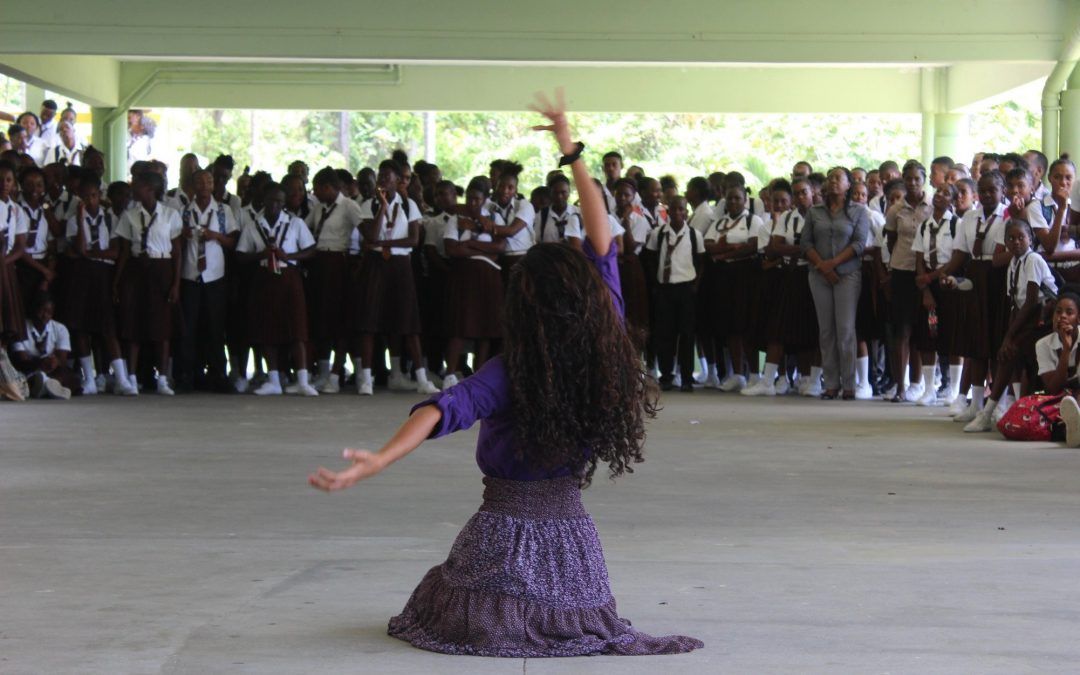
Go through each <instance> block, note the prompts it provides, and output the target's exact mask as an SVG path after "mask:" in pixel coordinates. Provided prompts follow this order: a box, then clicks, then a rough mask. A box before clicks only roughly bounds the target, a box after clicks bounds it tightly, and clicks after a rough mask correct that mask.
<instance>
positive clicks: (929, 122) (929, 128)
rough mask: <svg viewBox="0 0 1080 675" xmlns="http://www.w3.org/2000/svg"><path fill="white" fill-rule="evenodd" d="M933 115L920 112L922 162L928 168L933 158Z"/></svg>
mask: <svg viewBox="0 0 1080 675" xmlns="http://www.w3.org/2000/svg"><path fill="white" fill-rule="evenodd" d="M934 117H935V114H934V113H932V112H924V113H923V114H922V163H923V166H925V167H927V169H928V170H929V168H930V162H932V161H933V160H934V123H935V119H934Z"/></svg>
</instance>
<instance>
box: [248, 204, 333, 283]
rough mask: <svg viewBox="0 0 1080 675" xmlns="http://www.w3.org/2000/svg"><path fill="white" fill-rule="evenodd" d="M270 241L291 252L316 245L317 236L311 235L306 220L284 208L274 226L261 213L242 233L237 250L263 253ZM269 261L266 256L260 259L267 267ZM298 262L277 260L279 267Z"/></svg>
mask: <svg viewBox="0 0 1080 675" xmlns="http://www.w3.org/2000/svg"><path fill="white" fill-rule="evenodd" d="M268 241H273V242H275V243H276V244H277V247H278V248H279V249H281V250H282V251H283V252H285V253H290V254H291V253H299V252H300V251H303V250H304V249H307V248H311V247H312V246H314V245H315V237H313V236H311V231H310V230H308V228H307V225H305V224H304V221H302V220H300V219H299V218H297V217H296V216H294V215H292V214H291V213H289V212H288V211H285V210H284V209H283V210H282V211H281V213H279V214H278V217H277V220H276V221H274V224H273V225H272V226H271V225H270V224H269V223H268V222H266V218H265V217H263V215H262V214H261V213H260V214H259V216H258V218H256V219H255V222H254V223H252V224H249V225H248V226H246V227H245V228H244V229H243V231H242V232H241V233H240V241H238V242H237V243H236V250H237V251H240V252H241V253H261V252H262V251H265V250H266V243H267V242H268ZM267 262H269V261H268V260H266V259H265V258H264V259H262V260H260V261H259V265H261V266H262V267H266V264H267ZM296 264H297V261H296V260H289V261H284V260H278V261H277V267H278V269H284V268H286V267H288V266H289V265H296Z"/></svg>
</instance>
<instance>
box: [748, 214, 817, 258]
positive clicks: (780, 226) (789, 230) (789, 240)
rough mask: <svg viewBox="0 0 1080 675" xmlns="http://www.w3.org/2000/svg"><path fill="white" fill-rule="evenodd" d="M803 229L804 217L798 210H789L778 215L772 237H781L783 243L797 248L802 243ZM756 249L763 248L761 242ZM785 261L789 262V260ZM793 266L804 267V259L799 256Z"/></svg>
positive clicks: (804, 224) (804, 225)
mask: <svg viewBox="0 0 1080 675" xmlns="http://www.w3.org/2000/svg"><path fill="white" fill-rule="evenodd" d="M804 227H806V217H805V216H803V214H802V213H800V212H799V209H789V210H787V211H784V212H783V213H781V214H780V218H779V220H778V221H777V222H776V225H775V226H774V227H773V231H772V236H776V237H783V238H784V243H785V244H787V245H789V246H798V245H799V242H800V241H802V233H803V228H804ZM758 248H763V246H762V242H761V241H758ZM786 260H787V261H788V262H791V259H790V258H786ZM795 264H796V265H798V266H799V267H802V266H804V265H806V264H807V261H806V258H803V257H802V256H799V257H798V258H796V259H795Z"/></svg>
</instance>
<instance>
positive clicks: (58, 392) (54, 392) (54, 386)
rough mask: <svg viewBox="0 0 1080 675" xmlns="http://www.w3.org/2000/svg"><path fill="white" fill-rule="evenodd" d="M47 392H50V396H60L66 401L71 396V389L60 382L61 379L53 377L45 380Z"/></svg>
mask: <svg viewBox="0 0 1080 675" xmlns="http://www.w3.org/2000/svg"><path fill="white" fill-rule="evenodd" d="M45 393H46V394H48V396H49V398H58V399H61V400H64V401H66V400H68V399H69V398H71V390H70V389H68V388H67V387H65V386H64V385H62V384H60V380H55V379H53V378H51V377H50V378H47V379H46V380H45Z"/></svg>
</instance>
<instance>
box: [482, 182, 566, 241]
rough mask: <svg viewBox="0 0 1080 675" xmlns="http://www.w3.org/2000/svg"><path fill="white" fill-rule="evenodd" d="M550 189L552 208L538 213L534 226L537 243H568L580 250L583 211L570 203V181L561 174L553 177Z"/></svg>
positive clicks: (549, 185)
mask: <svg viewBox="0 0 1080 675" xmlns="http://www.w3.org/2000/svg"><path fill="white" fill-rule="evenodd" d="M548 189H549V190H550V191H551V206H549V207H548V208H544V209H540V210H539V211H537V213H536V220H535V224H534V225H533V234H534V236H535V238H536V243H537V244H551V243H567V244H570V245H571V246H574V247H575V248H578V249H580V248H581V238H582V236H583V234H582V231H581V211H580V210H579V209H578V207H576V206H574V205H573V204H571V203H570V179H569V178H567V177H566V176H565V175H563V174H561V173H560V174H558V175H555V176H552V178H551V180H550V181H549V182H548ZM496 215H498V214H496ZM500 221H501V217H500Z"/></svg>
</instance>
